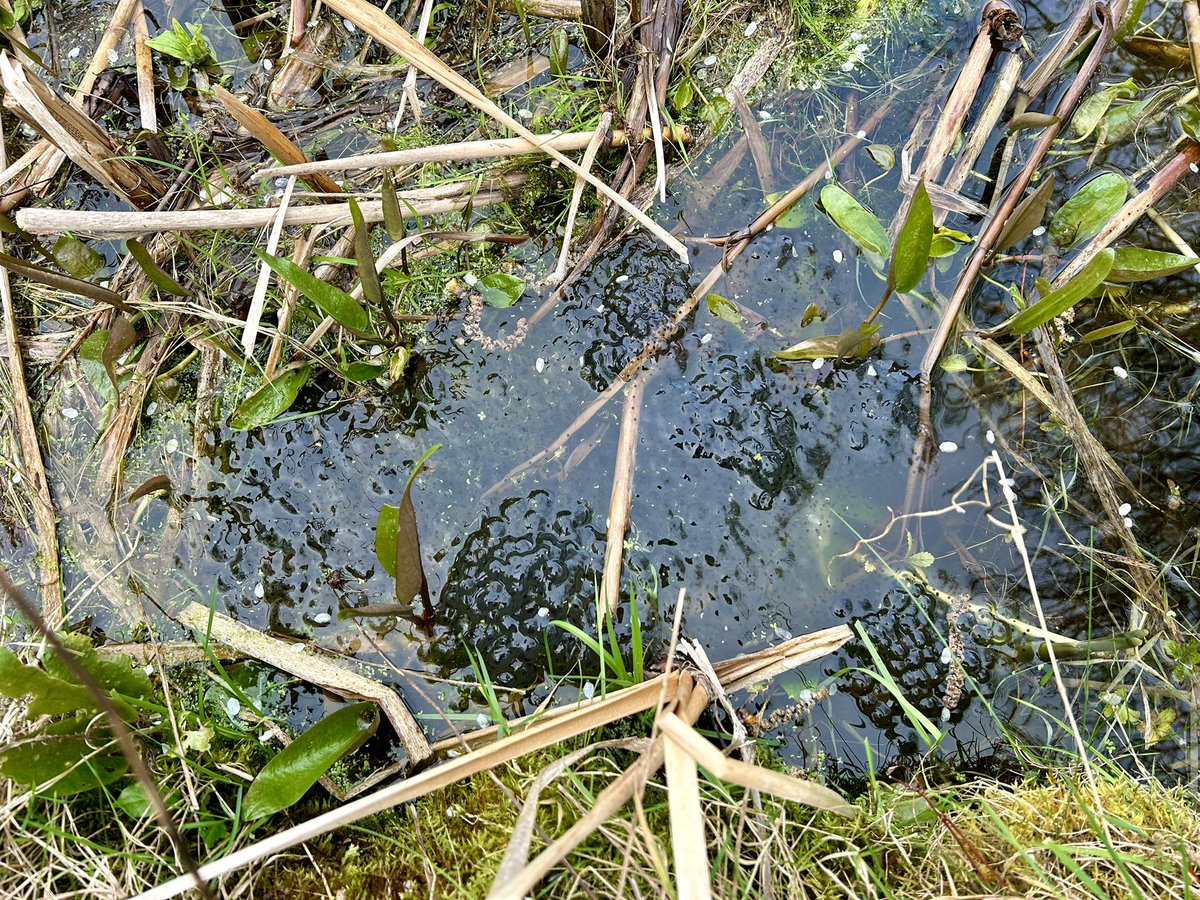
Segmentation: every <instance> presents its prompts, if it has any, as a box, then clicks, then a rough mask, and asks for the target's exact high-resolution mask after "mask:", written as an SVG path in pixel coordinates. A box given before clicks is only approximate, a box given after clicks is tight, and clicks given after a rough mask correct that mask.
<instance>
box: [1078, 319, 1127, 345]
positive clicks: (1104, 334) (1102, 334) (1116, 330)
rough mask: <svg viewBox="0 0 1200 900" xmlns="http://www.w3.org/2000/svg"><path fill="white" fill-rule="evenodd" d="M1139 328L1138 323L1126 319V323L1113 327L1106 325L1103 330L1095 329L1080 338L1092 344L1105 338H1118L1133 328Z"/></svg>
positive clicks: (1113, 325) (1116, 324)
mask: <svg viewBox="0 0 1200 900" xmlns="http://www.w3.org/2000/svg"><path fill="white" fill-rule="evenodd" d="M1135 327H1137V322H1135V321H1133V319H1126V320H1125V321H1124V322H1116V323H1114V324H1112V325H1105V326H1104V327H1103V328H1094V329H1092V330H1091V331H1089V332H1088V333H1087V334H1085V335H1084V336H1083V337H1081V338H1080V340H1081V341H1083V343H1085V344H1092V343H1095V342H1096V341H1102V340H1104V339H1105V338H1110V337H1116V336H1117V335H1119V334H1124V333H1125V332H1127V331H1129V330H1130V329H1132V328H1135Z"/></svg>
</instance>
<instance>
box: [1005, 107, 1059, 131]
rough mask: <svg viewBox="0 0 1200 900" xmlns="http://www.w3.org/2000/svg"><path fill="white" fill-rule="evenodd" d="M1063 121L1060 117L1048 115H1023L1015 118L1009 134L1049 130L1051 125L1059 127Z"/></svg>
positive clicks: (1009, 124) (1010, 124)
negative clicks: (1027, 130)
mask: <svg viewBox="0 0 1200 900" xmlns="http://www.w3.org/2000/svg"><path fill="white" fill-rule="evenodd" d="M1059 121H1061V120H1060V119H1059V118H1058V116H1052V115H1048V114H1047V113H1033V112H1027V113H1022V114H1021V115H1019V116H1013V117H1012V120H1011V121H1010V122H1009V123H1008V130H1009V132H1010V133H1011V132H1014V131H1023V130H1025V129H1029V128H1048V127H1050V126H1051V125H1057V124H1058V123H1059Z"/></svg>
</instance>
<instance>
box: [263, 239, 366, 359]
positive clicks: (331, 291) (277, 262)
mask: <svg viewBox="0 0 1200 900" xmlns="http://www.w3.org/2000/svg"><path fill="white" fill-rule="evenodd" d="M254 252H255V253H257V254H258V257H259V259H261V260H262V261H263V262H265V263H266V264H267V265H268V266H270V267H271V268H272V269H273V270H274V271H275V274H277V275H278V276H279V277H280V278H282V279H283V280H284V281H286V282H288V283H289V284H291V285H292V286H293V287H294V288H296V290H298V291H299V292H300V293H301V294H303V295H304V296H305V297H307V298H308V299H309V300H311V301H312V302H313V303H315V304H316V305H317V308H318V309H320V310H321V312H323V313H325V315H327V316H332V317H333V318H334V319H335V320H337V322H338V323H339V324H341V325H344V326H346V327H347V328H349V329H350V330H351V331H353V332H355V333H356V334H359V335H362V336H364V337H374V336H375V335H373V334H372V333H371V317H370V316H368V315H367V311H366V310H365V309H363V308H362V305H361V304H359V302H358V301H357V300H355V299H354V298H353V297H351V296H350V295H349V294H347V293H346V292H345V291H343V290H342V289H341V288H337V287H334V286H333V285H332V284H329V283H328V282H325V281H322V280H321V279H320V278H317V277H316V276H315V275H313V274H312V273H311V272H309V271H308V270H306V269H303V268H301V267H300V266H298V265H296V264H295V263H294V262H292V261H291V260H290V259H283V258H282V257H279V256H273V255H271V254H270V253H267V252H266V251H264V250H259V249H257V248H256V249H255V251H254Z"/></svg>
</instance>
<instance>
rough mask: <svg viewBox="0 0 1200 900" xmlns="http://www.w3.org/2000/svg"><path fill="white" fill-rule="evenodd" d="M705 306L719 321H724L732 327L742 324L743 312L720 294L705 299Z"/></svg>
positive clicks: (710, 295)
mask: <svg viewBox="0 0 1200 900" xmlns="http://www.w3.org/2000/svg"><path fill="white" fill-rule="evenodd" d="M704 304H705V306H707V307H708V311H709V312H710V313H712V314H713V315H714V316H716V317H717V318H718V319H722V320H724V321H726V322H728V323H729V324H730V325H741V324H742V314H741V312H740V311H739V310H738V308H737V307H736V306H734V305H733V304H732V303H730V302H729V301H728V300H726V299H725V298H724V297H722V296H721V295H720V294H709V295H708V296H707V297H705V298H704Z"/></svg>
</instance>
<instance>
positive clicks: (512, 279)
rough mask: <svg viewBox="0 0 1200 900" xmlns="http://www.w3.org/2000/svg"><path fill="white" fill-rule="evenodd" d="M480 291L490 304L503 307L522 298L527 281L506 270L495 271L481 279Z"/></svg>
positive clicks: (498, 307)
mask: <svg viewBox="0 0 1200 900" xmlns="http://www.w3.org/2000/svg"><path fill="white" fill-rule="evenodd" d="M479 293H481V294H482V295H483V300H484V302H485V303H487V305H488V306H495V307H496V308H497V309H503V308H504V307H506V306H512V305H513V304H514V303H516V302H517V301H518V300H520V299H521V296H522V295H523V294H524V293H525V282H524V281H522V280H521V279H520V278H517V276H515V275H509V274H507V273H506V272H493V273H492V274H491V275H487V276H485V277H483V278H481V279H479Z"/></svg>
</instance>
